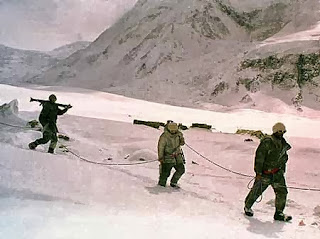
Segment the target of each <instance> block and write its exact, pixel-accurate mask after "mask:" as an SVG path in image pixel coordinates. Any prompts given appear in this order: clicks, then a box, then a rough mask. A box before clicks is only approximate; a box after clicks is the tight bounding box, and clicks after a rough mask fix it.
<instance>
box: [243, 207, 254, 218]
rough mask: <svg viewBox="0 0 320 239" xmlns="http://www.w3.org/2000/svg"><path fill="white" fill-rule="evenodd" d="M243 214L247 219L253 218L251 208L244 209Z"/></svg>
mask: <svg viewBox="0 0 320 239" xmlns="http://www.w3.org/2000/svg"><path fill="white" fill-rule="evenodd" d="M244 213H245V214H246V215H247V216H248V217H252V216H253V211H252V209H251V208H247V207H244Z"/></svg>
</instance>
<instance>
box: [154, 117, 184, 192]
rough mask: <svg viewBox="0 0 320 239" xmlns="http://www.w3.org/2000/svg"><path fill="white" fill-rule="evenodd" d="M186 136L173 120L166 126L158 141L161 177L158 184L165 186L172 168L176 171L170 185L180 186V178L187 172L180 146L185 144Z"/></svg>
mask: <svg viewBox="0 0 320 239" xmlns="http://www.w3.org/2000/svg"><path fill="white" fill-rule="evenodd" d="M184 143H185V142H184V138H183V135H182V133H181V132H180V131H179V129H178V125H177V124H176V123H174V122H173V121H170V120H169V121H168V122H167V124H166V126H165V127H164V132H163V133H162V134H161V136H160V138H159V142H158V160H159V162H160V177H159V182H158V185H160V186H163V187H165V186H166V183H167V179H168V177H169V176H170V172H171V169H172V168H174V169H175V170H176V171H175V173H174V174H173V176H172V178H171V181H170V186H171V187H179V186H178V185H177V183H178V180H179V179H180V178H181V176H182V175H183V174H184V172H185V167H184V163H185V160H184V155H183V152H182V149H181V147H180V146H182V145H184Z"/></svg>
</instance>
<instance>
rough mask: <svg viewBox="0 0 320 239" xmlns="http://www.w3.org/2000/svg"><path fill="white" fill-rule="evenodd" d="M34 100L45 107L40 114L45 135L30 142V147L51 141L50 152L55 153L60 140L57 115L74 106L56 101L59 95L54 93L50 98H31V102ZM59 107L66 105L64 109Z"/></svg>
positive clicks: (33, 147)
mask: <svg viewBox="0 0 320 239" xmlns="http://www.w3.org/2000/svg"><path fill="white" fill-rule="evenodd" d="M33 101H37V102H40V105H42V107H43V108H42V110H41V113H40V115H39V121H40V124H41V125H42V127H43V131H42V134H43V135H42V138H40V139H37V140H36V141H34V142H31V143H30V144H29V148H30V149H35V148H36V147H37V146H38V145H39V144H46V143H48V142H49V141H51V142H50V146H49V150H48V153H51V154H53V153H54V149H55V147H56V145H57V142H58V137H57V133H58V132H59V131H58V128H57V117H58V115H63V114H64V113H66V112H67V111H68V109H70V108H71V107H72V106H71V105H63V104H58V103H55V102H56V101H57V97H56V96H55V95H53V94H52V95H50V96H49V100H38V99H33V98H31V99H30V102H33ZM59 107H64V109H59Z"/></svg>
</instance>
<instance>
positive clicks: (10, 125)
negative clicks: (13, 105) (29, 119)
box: [0, 122, 32, 130]
mask: <svg viewBox="0 0 320 239" xmlns="http://www.w3.org/2000/svg"><path fill="white" fill-rule="evenodd" d="M0 124H2V125H5V126H9V127H12V128H20V129H25V130H29V129H32V128H31V127H26V126H19V125H12V124H8V123H4V122H0Z"/></svg>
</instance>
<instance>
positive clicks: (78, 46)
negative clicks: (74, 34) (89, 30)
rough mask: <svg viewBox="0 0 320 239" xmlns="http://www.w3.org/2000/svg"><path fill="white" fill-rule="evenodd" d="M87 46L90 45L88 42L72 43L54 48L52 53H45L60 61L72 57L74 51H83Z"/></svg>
mask: <svg viewBox="0 0 320 239" xmlns="http://www.w3.org/2000/svg"><path fill="white" fill-rule="evenodd" d="M89 45H90V42H88V41H77V42H73V43H70V44H67V45H64V46H61V47H58V48H55V49H53V50H52V51H49V52H47V54H48V55H50V56H52V57H54V58H57V59H59V60H62V59H65V58H67V57H68V56H70V55H72V54H73V53H75V52H76V51H79V50H82V49H85V48H86V47H88V46H89Z"/></svg>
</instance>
